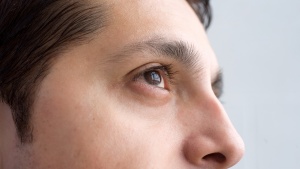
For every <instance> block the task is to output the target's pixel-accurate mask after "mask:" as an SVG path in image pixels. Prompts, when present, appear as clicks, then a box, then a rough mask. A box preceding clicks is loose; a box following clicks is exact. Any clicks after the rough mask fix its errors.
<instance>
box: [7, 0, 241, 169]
mask: <svg viewBox="0 0 300 169" xmlns="http://www.w3.org/2000/svg"><path fill="white" fill-rule="evenodd" d="M99 1H100V0H99ZM92 3H98V2H96V0H95V1H92ZM101 3H105V4H106V5H107V6H108V7H109V8H108V14H107V15H108V18H109V19H108V21H107V26H106V27H105V29H103V30H102V31H101V32H99V33H98V34H96V35H94V37H93V38H92V40H90V41H89V42H88V43H86V44H83V45H79V46H76V47H73V48H71V49H70V50H67V51H65V52H64V53H62V54H60V56H59V57H58V58H57V59H56V60H55V63H54V64H53V66H52V67H51V69H50V71H49V73H48V75H47V76H46V77H45V78H44V79H43V81H42V82H41V85H40V86H39V88H38V91H37V94H36V96H35V101H34V104H33V113H32V117H31V124H32V126H33V142H32V143H31V144H28V145H26V146H24V147H21V148H18V149H15V150H14V153H13V152H11V153H10V155H8V156H7V157H4V158H7V159H6V160H7V161H10V162H8V163H5V164H4V168H5V169H6V167H7V168H9V169H10V168H14V167H15V166H23V167H21V168H26V169H27V168H28V169H29V168H30V169H46V168H47V169H48V168H51V169H52V168H53V169H54V168H55V169H66V168H70V169H71V168H72V169H83V168H89V169H99V168H107V169H113V168H128V169H137V168H145V169H146V168H153V169H154V168H155V169H185V168H187V169H188V168H201V169H224V168H229V167H231V166H233V165H234V164H236V163H237V162H238V161H239V160H240V159H241V157H242V155H243V151H244V145H243V141H242V140H241V138H240V136H239V135H238V134H237V132H236V130H235V129H234V127H233V126H232V124H231V122H230V120H229V118H228V116H227V114H226V112H225V110H224V109H223V106H222V104H221V103H220V101H219V100H218V96H219V94H220V91H221V89H220V88H221V85H220V80H221V73H220V68H219V66H218V63H217V60H216V57H215V55H214V53H213V51H212V49H211V47H210V45H209V42H208V40H207V37H206V34H205V30H204V28H203V25H202V24H201V22H200V21H199V19H198V18H197V16H196V14H195V12H194V11H193V10H192V8H191V7H190V5H189V4H188V3H187V2H186V1H184V0H151V1H149V0H148V1H147V0H130V1H121V0H109V1H108V0H107V1H105V2H104V1H103V2H102V1H101ZM7 111H8V110H7ZM6 160H5V161H6ZM16 168H18V167H16Z"/></svg>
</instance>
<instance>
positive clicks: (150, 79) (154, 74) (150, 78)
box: [143, 70, 165, 88]
mask: <svg viewBox="0 0 300 169" xmlns="http://www.w3.org/2000/svg"><path fill="white" fill-rule="evenodd" d="M143 77H144V79H145V81H146V82H147V83H148V84H150V85H153V86H157V87H160V88H165V84H164V78H163V75H162V74H161V71H158V70H150V71H146V72H144V74H143Z"/></svg>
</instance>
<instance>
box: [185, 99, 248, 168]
mask: <svg viewBox="0 0 300 169" xmlns="http://www.w3.org/2000/svg"><path fill="white" fill-rule="evenodd" d="M215 103H216V102H215ZM215 103H214V104H212V107H210V109H209V110H208V111H206V112H205V118H203V116H198V117H199V118H198V120H195V119H196V118H197V117H196V116H194V117H193V119H192V121H194V122H197V123H195V124H194V125H190V127H191V128H193V129H191V130H192V131H193V132H192V133H190V135H189V137H187V139H186V141H185V144H184V155H185V157H186V159H187V160H188V161H189V162H190V163H191V164H193V165H195V166H199V167H200V168H201V167H203V168H214V169H219V168H220V169H223V168H229V167H231V166H233V165H235V164H236V163H237V162H239V161H240V160H241V158H242V156H243V154H244V150H245V146H244V142H243V140H242V138H241V137H240V135H239V134H238V133H237V131H236V130H235V128H234V127H233V125H232V124H231V122H230V120H229V118H228V117H227V114H226V112H225V111H224V110H223V108H222V106H221V105H220V104H215ZM198 113H199V112H198ZM202 113H203V112H202ZM203 119H205V120H203Z"/></svg>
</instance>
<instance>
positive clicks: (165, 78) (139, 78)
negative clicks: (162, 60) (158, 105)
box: [134, 64, 174, 90]
mask: <svg viewBox="0 0 300 169" xmlns="http://www.w3.org/2000/svg"><path fill="white" fill-rule="evenodd" d="M137 71H138V73H137V74H136V75H135V77H134V81H135V83H138V84H141V85H145V86H148V87H149V86H150V87H156V88H159V89H165V90H169V89H170V86H169V85H170V83H172V79H173V74H174V72H173V71H172V68H171V65H159V66H157V64H156V65H151V64H150V65H146V66H144V67H142V68H140V69H138V70H137Z"/></svg>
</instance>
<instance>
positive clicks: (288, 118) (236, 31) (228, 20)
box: [208, 0, 300, 169]
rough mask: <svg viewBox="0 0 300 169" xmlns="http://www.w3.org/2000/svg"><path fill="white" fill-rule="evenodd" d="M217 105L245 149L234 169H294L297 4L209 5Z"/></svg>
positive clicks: (215, 0)
mask: <svg viewBox="0 0 300 169" xmlns="http://www.w3.org/2000/svg"><path fill="white" fill-rule="evenodd" d="M211 3H212V6H213V13H214V19H213V23H212V25H211V27H210V29H209V30H208V36H209V39H210V41H211V45H212V47H213V48H214V50H215V52H216V54H217V57H218V59H219V63H220V65H221V67H222V68H223V72H224V76H225V79H224V80H225V86H224V87H225V88H224V89H225V90H224V96H223V97H222V99H221V100H222V101H224V102H225V103H224V105H225V108H226V109H227V112H228V114H229V116H230V118H231V120H232V122H233V124H234V125H235V127H236V128H237V130H238V132H239V133H240V134H241V136H242V137H243V139H244V142H245V144H246V152H245V156H244V158H243V159H242V161H241V162H240V163H239V164H238V165H237V166H236V167H233V168H234V169H299V168H300V131H299V130H300V101H299V98H298V97H299V96H300V76H299V75H300V45H299V39H300V18H299V17H300V1H299V0H251V1H249V0H212V2H211Z"/></svg>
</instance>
